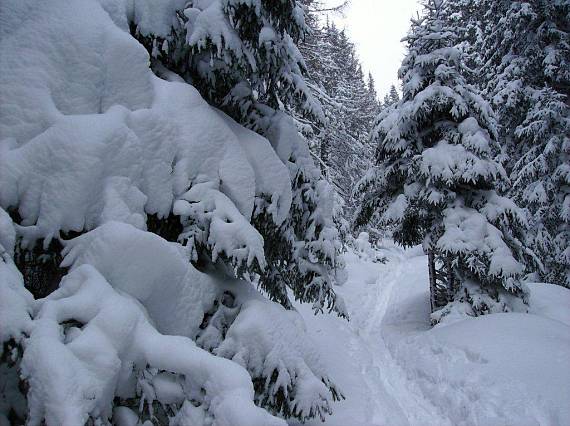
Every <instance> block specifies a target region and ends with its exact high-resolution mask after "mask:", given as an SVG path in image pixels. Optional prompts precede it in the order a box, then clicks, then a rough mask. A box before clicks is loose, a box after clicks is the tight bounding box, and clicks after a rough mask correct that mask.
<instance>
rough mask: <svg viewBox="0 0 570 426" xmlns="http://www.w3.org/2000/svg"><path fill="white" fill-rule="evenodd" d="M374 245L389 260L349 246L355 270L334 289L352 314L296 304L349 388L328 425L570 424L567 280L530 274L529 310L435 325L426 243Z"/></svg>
mask: <svg viewBox="0 0 570 426" xmlns="http://www.w3.org/2000/svg"><path fill="white" fill-rule="evenodd" d="M378 246H379V247H380V249H379V250H378V254H379V255H382V256H383V257H385V258H386V259H387V262H386V263H374V262H373V261H371V259H365V258H363V257H362V256H360V255H359V253H357V252H356V251H353V250H352V249H349V252H348V253H347V255H346V260H347V271H348V275H349V277H348V280H347V282H346V283H345V285H343V286H342V287H340V288H339V289H338V292H339V293H340V294H341V295H342V296H343V297H344V299H345V301H346V304H347V307H348V310H349V313H350V317H351V321H350V322H348V323H346V322H343V321H340V320H339V319H338V318H334V317H331V316H327V315H322V316H317V317H313V316H312V315H310V307H309V306H304V305H300V306H298V309H299V311H300V312H301V313H302V314H303V317H304V319H305V323H306V324H307V329H308V335H309V336H310V338H311V339H313V340H314V341H316V342H317V343H318V345H319V347H320V348H322V349H325V348H326V349H327V350H326V351H323V352H324V357H323V358H322V363H323V364H324V366H325V368H326V369H327V371H336V372H337V373H336V374H335V379H336V381H337V383H338V384H339V385H341V386H342V389H343V393H344V395H345V397H346V400H344V401H342V402H340V403H338V404H337V405H336V406H335V412H334V413H333V415H332V416H331V417H330V418H328V419H327V425H329V424H330V425H334V426H337V425H338V426H345V425H347V424H351V425H355V426H371V425H374V426H381V425H382V426H383V425H394V426H510V425H522V426H531V425H532V426H538V425H541V426H566V425H568V424H570V409H569V406H568V401H570V387H569V386H568V383H570V369H569V368H568V360H569V359H570V317H569V316H568V312H569V310H568V307H569V306H570V291H569V290H568V289H565V288H563V287H560V286H555V285H549V284H541V283H536V284H535V283H531V284H528V287H529V293H530V294H529V313H526V314H522V313H497V314H489V315H485V316H482V317H477V318H468V319H466V317H465V316H463V317H462V318H461V319H459V318H455V319H456V320H457V321H455V322H451V321H449V318H448V319H446V321H445V322H444V323H443V324H440V325H438V326H436V327H435V328H432V327H431V326H430V312H429V311H430V309H429V291H428V290H429V289H428V285H429V284H428V270H427V257H426V256H425V255H424V254H423V251H422V249H421V246H417V247H414V248H413V249H408V250H403V249H401V248H400V247H398V246H395V245H394V244H392V243H391V242H390V241H382V242H381V243H380V244H379V245H378ZM308 424H309V425H315V426H316V425H318V422H316V421H314V420H312V421H309V422H308Z"/></svg>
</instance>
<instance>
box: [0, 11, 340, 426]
mask: <svg viewBox="0 0 570 426" xmlns="http://www.w3.org/2000/svg"><path fill="white" fill-rule="evenodd" d="M293 3H294V2H289V3H287V4H285V3H283V4H282V6H283V10H282V12H283V13H284V14H285V15H286V16H293V15H294V16H297V17H298V18H299V22H301V19H302V15H295V13H297V12H294V11H295V10H297V9H296V8H294V7H293V6H294V5H293ZM200 4H201V5H202V6H204V9H203V10H202V9H196V8H184V3H180V2H178V1H176V0H172V1H165V2H160V3H156V2H152V4H151V3H147V2H136V3H133V4H130V5H129V6H128V7H126V5H122V6H125V7H122V6H119V5H118V4H117V3H116V2H101V3H99V2H91V1H84V0H77V1H73V2H67V1H63V0H54V1H50V2H43V3H41V4H38V3H37V2H35V1H33V0H23V1H21V2H17V3H13V2H12V3H8V4H6V5H3V8H2V10H1V12H0V13H1V14H2V29H1V31H0V55H1V57H0V98H1V99H2V103H0V135H1V137H0V256H1V260H0V338H1V341H0V344H2V353H1V354H0V369H2V377H4V372H5V368H8V369H9V371H10V372H11V373H10V383H11V385H13V382H16V381H18V382H19V383H18V385H21V386H20V388H21V389H23V392H24V393H25V396H26V402H25V403H23V405H22V404H20V402H21V398H20V396H21V393H22V392H19V393H20V396H18V389H15V388H18V386H16V387H15V388H14V386H10V387H9V388H4V387H3V386H2V390H1V391H0V392H1V395H0V398H1V401H0V404H2V409H4V402H5V398H4V396H5V394H4V392H5V391H7V392H9V393H10V401H11V403H12V402H14V401H15V402H16V405H17V406H18V407H19V408H18V410H17V411H16V415H17V416H18V417H17V418H15V419H16V420H17V421H19V420H18V419H19V418H23V417H26V419H24V420H25V421H26V422H27V424H30V425H40V424H43V423H46V424H47V425H73V426H75V425H82V424H85V423H89V424H91V423H93V424H111V423H112V424H133V422H134V423H135V424H136V423H137V422H139V423H143V422H145V421H146V420H149V421H151V422H155V423H159V424H173V425H176V424H178V425H188V424H218V425H232V426H234V425H236V426H237V425H244V426H245V425H247V426H251V425H264V426H265V425H283V424H285V421H284V420H283V418H286V417H294V418H296V419H298V420H299V421H305V420H307V419H309V418H313V417H318V418H321V419H322V418H324V417H325V416H326V415H327V414H328V413H330V411H331V405H332V402H333V401H334V400H336V399H338V398H340V397H341V394H340V393H339V391H338V390H337V389H336V387H335V386H334V384H333V383H332V382H331V380H330V379H329V378H328V375H327V373H326V372H325V371H324V370H323V369H322V366H321V365H320V363H319V361H318V358H319V357H318V354H316V353H315V351H314V350H313V349H312V346H311V342H310V341H309V339H308V337H307V336H306V334H305V331H304V328H303V324H302V319H301V318H300V316H299V314H298V313H296V312H295V311H293V310H287V309H285V308H284V307H283V306H281V305H280V304H279V303H274V302H272V301H271V300H268V297H269V299H273V300H278V301H279V302H281V304H282V305H284V306H285V307H287V308H290V306H291V303H290V301H289V299H288V297H289V296H288V294H287V292H286V291H285V286H287V287H289V288H291V290H292V294H293V295H294V297H296V298H298V299H300V300H302V301H305V302H311V303H313V305H314V308H315V310H323V309H324V308H329V309H336V310H337V311H339V313H342V312H343V310H342V308H343V306H342V303H340V301H339V300H338V299H337V298H336V296H335V294H334V290H333V287H332V286H333V284H334V282H335V275H336V272H337V267H338V266H340V264H341V260H340V259H339V258H338V257H337V255H338V253H339V252H340V242H339V239H338V231H337V230H336V228H335V226H334V222H333V208H332V201H331V200H332V195H333V193H332V191H331V188H330V186H329V185H328V183H327V182H326V180H324V179H323V178H322V176H321V174H320V173H319V170H318V168H317V167H316V166H315V164H314V163H313V162H312V161H311V157H310V153H309V151H308V147H307V146H306V144H305V142H304V140H303V139H302V138H301V137H300V136H299V134H298V132H297V130H296V127H295V124H294V122H293V120H292V119H291V118H290V117H289V116H287V115H286V114H285V113H283V112H278V111H276V109H275V108H272V107H271V106H267V105H264V104H262V103H261V101H259V100H260V99H261V97H263V96H265V95H264V94H260V93H258V94H256V96H257V95H260V96H261V97H260V98H259V99H258V101H259V102H258V103H257V104H256V105H255V108H252V109H251V111H254V110H255V111H258V112H260V114H259V116H258V117H257V116H256V117H257V118H258V120H257V121H256V123H255V126H253V125H252V126H251V127H254V128H256V129H257V130H258V131H260V132H263V133H264V134H265V135H266V136H267V137H263V136H260V135H259V134H258V133H255V132H253V131H252V130H249V129H247V128H246V127H244V126H242V125H240V124H239V123H238V122H236V121H234V120H233V119H232V118H231V117H229V116H228V115H226V114H225V113H223V112H222V111H221V110H219V109H216V108H215V107H213V106H212V105H211V104H209V103H208V102H207V101H206V100H205V99H204V96H205V97H207V98H208V100H209V101H210V102H212V103H214V102H215V101H216V99H217V98H214V97H211V98H210V97H208V96H207V95H206V94H205V93H204V95H202V94H201V93H200V92H199V91H198V90H197V89H196V88H194V87H193V86H192V85H190V84H188V83H187V82H186V81H185V79H188V80H190V79H191V78H196V75H198V74H196V75H194V76H193V75H192V73H193V72H194V71H195V70H193V69H192V68H191V67H189V68H188V70H187V71H188V72H187V73H185V72H184V71H185V70H183V69H181V68H176V66H174V65H176V64H178V65H180V64H182V62H180V63H178V62H176V64H175V63H174V62H173V63H171V62H170V60H173V61H174V58H175V56H176V55H175V53H176V52H178V53H184V52H186V53H187V54H188V56H187V59H193V57H192V55H197V56H200V53H199V52H198V51H193V50H192V52H193V53H191V52H190V51H185V50H184V49H185V48H184V47H183V46H184V44H183V43H182V40H183V39H182V38H181V39H177V38H176V37H177V34H178V33H177V32H176V31H178V30H181V29H182V26H178V25H179V24H180V22H183V23H184V24H188V23H189V22H190V21H192V19H191V18H192V17H195V18H196V19H195V21H192V22H193V24H196V23H200V22H201V24H200V25H203V26H202V27H200V26H199V25H198V26H194V27H192V28H193V29H194V30H196V31H198V30H199V29H200V28H201V29H202V30H204V31H205V32H206V33H207V34H209V35H208V36H207V37H209V36H211V35H212V34H214V33H215V31H217V30H220V29H223V30H224V31H225V30H228V28H229V27H227V26H226V27H224V26H223V25H222V24H224V23H225V24H228V23H229V22H230V18H229V16H232V17H238V16H239V17H240V19H241V18H243V19H247V18H248V17H251V15H249V12H251V9H250V6H251V3H247V4H245V3H244V4H242V3H238V2H209V3H208V4H209V5H210V6H211V8H209V7H207V5H206V2H201V3H200ZM216 5H218V6H220V8H217V7H216ZM4 6H5V7H4ZM242 6H243V7H244V8H245V9H244V10H242ZM271 6H272V7H273V8H272V9H271V10H272V12H271V14H270V15H265V14H264V15H263V16H265V17H267V16H272V17H277V15H275V13H277V12H276V9H275V5H274V4H271ZM292 7H293V9H291V8H292ZM277 9H279V8H277ZM31 10H34V13H27V12H28V11H31ZM253 10H254V11H255V10H256V9H255V5H253ZM23 11H26V13H23ZM264 13H265V12H264ZM291 14H293V15H291ZM24 16H26V19H22V18H23V17H24ZM232 19H233V18H232ZM267 19H270V18H267ZM271 19H272V18H271ZM208 20H210V21H208ZM278 21H279V20H276V21H275V25H276V26H277V27H278V28H277V29H275V31H276V33H279V31H280V29H279V28H280V27H279V25H281V24H280V23H279V22H281V21H279V22H278ZM232 22H233V23H235V21H232ZM210 24H212V25H210ZM282 24H283V25H288V24H287V23H286V22H282ZM180 25H181V24H180ZM220 25H221V26H220ZM228 25H229V24H228ZM263 28H266V27H263ZM263 28H260V29H259V31H260V32H259V34H258V36H259V35H261V34H262V33H263V34H265V35H267V36H269V35H270V31H269V32H268V31H264V30H263ZM200 31H201V30H200ZM208 31H212V32H214V33H212V32H209V33H208ZM228 31H229V32H224V36H223V37H222V36H221V35H220V37H221V39H220V38H215V37H214V40H210V41H206V42H205V45H204V46H202V47H203V48H204V49H206V50H207V48H208V49H209V48H212V45H211V43H214V42H220V43H222V44H220V46H222V45H225V44H224V43H225V41H224V42H222V41H220V40H222V39H223V40H225V37H226V36H227V37H229V38H228V40H230V39H231V40H233V41H235V40H237V38H235V37H238V33H239V31H238V30H237V29H236V28H233V29H231V30H228ZM206 33H204V34H206ZM133 34H136V37H133V36H132V35H133ZM280 34H281V33H280ZM247 35H248V37H249V36H251V34H247ZM282 35H283V40H285V41H284V43H285V42H286V40H289V39H290V38H288V36H287V35H285V33H283V34H282ZM230 36H231V37H230ZM204 37H206V36H204ZM207 37H206V38H204V40H206V39H207ZM232 37H233V38H232ZM244 37H245V36H244ZM238 38H239V37H238ZM184 40H186V39H185V38H184ZM141 41H142V42H143V43H141ZM233 41H232V43H233ZM177 43H180V44H177ZM184 43H186V45H187V46H190V45H191V43H190V41H187V40H186V41H184ZM189 43H190V44H189ZM246 45H247V43H244V45H243V46H244V47H245V46H246ZM197 46H198V45H197ZM236 46H237V45H235V44H232V45H231V47H236ZM291 46H294V45H291ZM171 48H172V50H170V49H171ZM192 49H194V48H192ZM237 49H238V50H239V47H238V48H237ZM259 49H261V48H259V47H258V48H256V54H257V53H259V52H258V50H259ZM291 49H293V47H291ZM158 50H160V52H164V53H165V56H162V55H161V53H160V52H159V51H158ZM230 50H231V49H230ZM293 50H294V49H293ZM293 50H292V51H293ZM23 51H25V52H26V54H21V52H23ZM167 51H168V52H171V53H172V55H173V56H172V57H170V56H168V55H167V54H166V52H167ZM212 52H214V53H215V54H217V53H220V52H217V51H216V49H213V50H212ZM244 52H245V53H244ZM226 53H227V55H226V54H224V53H220V54H221V55H222V56H220V57H216V58H213V57H212V58H211V59H212V60H211V62H210V61H206V60H204V61H202V62H199V63H200V64H201V65H200V66H202V67H206V66H210V65H212V66H216V64H217V65H220V64H221V62H219V59H220V58H223V59H224V60H225V59H227V60H228V61H229V62H228V64H227V65H228V66H229V67H231V66H233V65H232V64H231V63H230V62H231V60H233V59H235V58H233V56H232V55H231V54H230V53H228V52H226ZM234 53H235V54H236V55H238V53H239V52H237V51H236V52H234ZM241 53H243V55H245V56H248V54H246V53H247V52H246V51H245V50H242V51H241ZM151 58H152V59H151ZM231 58H233V59H231ZM202 59H203V58H202ZM149 62H151V68H149ZM222 62H223V60H222ZM70 63H71V64H73V66H70ZM263 66H264V65H263V64H262V65H261V67H260V66H259V64H258V65H256V66H255V69H256V70H262V69H263ZM200 70H201V71H204V73H205V74H203V75H204V76H205V75H209V74H208V72H207V70H205V69H204V68H200ZM252 70H253V67H252V68H251V69H250V70H249V71H251V72H253V71H252ZM153 71H154V72H153ZM177 71H178V72H179V73H180V74H178V73H177ZM222 71H223V72H226V71H227V70H226V69H223V70H222ZM266 71H267V70H265V71H263V72H266ZM198 76H199V75H198ZM293 80H295V82H296V83H295V84H300V85H302V84H303V82H302V80H296V77H295V78H293ZM279 81H280V82H279V83H275V82H273V83H275V84H276V85H277V87H282V84H281V80H279ZM266 82H267V83H268V84H273V83H269V80H266ZM201 84H204V85H205V82H200V81H198V80H196V85H197V86H198V87H200V89H201V90H204V88H205V86H202V87H201ZM212 87H218V86H216V85H215V84H214V83H212ZM283 87H284V86H283ZM218 88H219V87H218ZM216 90H217V89H216ZM220 90H222V89H220ZM232 90H233V89H232ZM284 90H285V92H283V99H286V98H287V95H285V93H286V92H287V91H288V90H289V89H288V88H286V89H285V88H284ZM267 96H269V95H267ZM271 96H277V97H278V96H279V92H278V90H277V91H276V90H275V87H274V88H273V90H272V92H271ZM224 99H225V97H224ZM261 100H266V99H265V98H264V99H261ZM274 100H275V99H274ZM272 102H273V101H270V100H267V103H268V104H272ZM218 106H223V105H221V104H220V105H218ZM285 109H286V108H285ZM238 110H239V111H238ZM227 111H228V112H234V113H236V118H238V119H241V118H242V116H241V112H242V110H241V109H239V108H237V109H234V108H232V107H228V109H227ZM236 111H237V112H236ZM244 111H245V110H244ZM261 112H262V113H261ZM248 114H249V113H248ZM248 117H251V115H248ZM273 237H275V241H278V242H279V243H280V244H275V245H272V243H273V240H272V238H273ZM20 266H21V271H20V272H22V274H21V273H20V272H19V271H18V270H17V267H20ZM28 266H29V267H28ZM42 269H43V271H47V272H50V271H51V270H52V269H53V270H54V271H55V273H56V274H57V275H55V274H54V275H52V274H51V272H50V273H49V274H43V271H42ZM275 276H277V277H278V278H274V277H275ZM34 277H35V278H37V279H38V282H39V284H40V287H38V288H35V287H34V286H33V285H30V284H31V282H34V281H33V280H34V279H35V278H34ZM61 277H63V278H61ZM60 278H61V279H60ZM30 279H32V280H30ZM52 279H53V283H52ZM272 280H273V281H272ZM52 284H53V286H52ZM257 284H258V285H259V286H260V287H262V288H263V289H265V290H266V291H265V292H263V291H261V292H259V291H257V290H256V285H257ZM26 287H27V288H26ZM28 289H29V290H31V291H32V293H31V292H30V291H28ZM39 290H41V291H39ZM48 293H49V294H48ZM46 294H47V296H46ZM43 296H46V297H43ZM117 324H121V327H117ZM5 344H6V345H5ZM6 348H7V349H6ZM22 349H23V351H22ZM5 350H8V351H9V352H4V351H5ZM14 370H15V371H16V374H12V373H14ZM18 404H19V405H18ZM26 405H27V406H26ZM0 419H2V421H3V420H4V419H3V418H1V417H0ZM16 420H15V421H16Z"/></svg>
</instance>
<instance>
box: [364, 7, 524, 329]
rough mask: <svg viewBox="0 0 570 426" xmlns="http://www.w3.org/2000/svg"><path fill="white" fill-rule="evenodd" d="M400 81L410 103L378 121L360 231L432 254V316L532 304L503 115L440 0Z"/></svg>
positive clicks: (416, 29) (411, 44) (412, 38)
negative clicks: (376, 230)
mask: <svg viewBox="0 0 570 426" xmlns="http://www.w3.org/2000/svg"><path fill="white" fill-rule="evenodd" d="M423 7H424V16H423V17H422V18H420V19H418V20H415V21H413V22H412V28H411V30H410V33H409V35H408V37H407V39H406V42H407V46H408V53H407V56H406V57H405V59H404V61H403V63H402V67H401V68H400V71H399V76H400V78H401V79H402V81H403V98H402V100H401V101H399V102H398V104H396V106H395V107H394V108H393V109H387V110H384V111H383V112H382V113H381V114H380V116H379V117H378V120H377V125H376V128H375V130H374V133H373V139H374V140H375V141H376V142H377V143H378V150H377V155H376V166H375V167H374V168H372V169H371V170H370V171H369V172H368V174H367V175H366V177H365V178H364V179H363V180H362V181H361V183H360V184H359V189H360V190H361V191H362V192H363V201H362V205H361V207H360V209H359V212H358V216H357V221H356V224H357V225H362V224H365V223H368V222H370V221H371V220H379V221H380V223H383V224H386V225H392V226H394V238H395V240H396V241H397V242H398V243H400V244H403V245H405V246H410V245H414V244H418V243H422V244H423V247H424V250H425V251H426V252H427V254H428V262H429V271H430V294H431V305H432V311H435V312H434V314H433V316H432V318H433V320H434V321H439V320H440V319H441V317H442V316H444V315H447V314H449V313H450V312H452V311H453V310H454V309H460V310H462V311H466V312H467V313H468V314H470V315H481V314H485V313H489V312H500V311H508V310H511V309H515V308H521V307H522V306H524V305H523V304H522V303H521V301H524V300H525V297H526V296H525V290H524V285H523V284H522V283H521V282H520V278H521V277H522V274H523V272H524V270H525V266H524V264H525V249H524V247H523V245H522V243H521V241H520V240H521V238H522V235H523V232H524V230H525V226H524V225H525V221H524V217H523V215H522V213H521V211H520V209H519V208H517V206H516V205H515V204H514V203H513V202H512V201H511V200H509V199H507V198H504V197H502V196H500V195H499V193H498V191H500V190H501V189H503V187H504V186H505V184H506V183H507V181H508V178H507V175H506V172H505V170H504V169H503V167H502V166H501V165H500V164H499V163H497V162H496V161H494V156H495V155H496V153H497V152H498V151H499V146H498V143H497V137H498V135H497V128H496V121H495V118H494V114H493V111H492V109H491V108H490V107H489V105H488V104H487V103H486V102H485V101H484V100H483V99H482V97H481V96H479V94H478V93H477V91H476V90H475V89H474V88H473V87H472V86H471V85H469V84H468V83H467V82H466V80H465V78H464V76H463V73H464V72H465V69H464V65H463V63H462V54H461V51H460V50H459V49H458V48H457V43H458V42H459V40H460V39H459V36H458V30H457V28H454V27H451V26H446V23H445V21H444V20H443V19H442V17H443V12H442V2H441V0H426V1H424V2H423Z"/></svg>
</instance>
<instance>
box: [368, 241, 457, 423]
mask: <svg viewBox="0 0 570 426" xmlns="http://www.w3.org/2000/svg"><path fill="white" fill-rule="evenodd" d="M393 254H394V257H393V258H392V259H390V260H389V261H388V263H387V264H386V265H384V267H385V268H386V270H385V271H383V272H384V274H382V275H380V276H379V277H378V280H377V282H376V284H375V286H374V289H373V292H372V294H371V295H370V297H369V299H368V300H369V302H368V304H367V306H366V309H365V310H364V312H365V316H364V318H365V319H366V322H365V327H364V331H363V332H362V333H361V336H362V338H363V341H364V342H365V343H366V344H368V345H370V348H371V350H370V353H371V355H372V364H373V366H374V368H375V369H377V370H378V371H379V372H380V374H379V375H378V376H379V378H380V379H381V381H382V382H381V384H377V386H381V388H382V390H383V392H384V393H386V394H387V395H388V396H390V398H392V399H394V400H395V401H396V404H397V405H398V406H399V407H400V410H401V413H402V414H403V415H404V416H405V419H406V423H399V422H396V421H394V419H392V420H390V422H389V423H384V424H394V425H396V424H407V425H421V424H436V425H441V426H444V425H450V424H451V423H450V421H449V419H447V418H444V417H442V415H441V414H440V413H439V412H438V409H437V407H435V406H433V405H432V404H431V403H430V402H429V401H428V400H427V399H425V398H424V397H423V395H422V393H421V390H419V389H418V387H417V385H416V384H415V383H414V382H413V381H412V380H409V379H408V378H407V376H406V373H405V372H404V370H403V369H402V367H401V366H400V365H399V363H398V361H397V360H396V359H395V358H394V356H393V355H392V353H391V352H390V349H389V348H388V345H387V344H386V340H385V339H386V337H385V333H384V332H383V326H384V325H385V321H384V319H385V317H386V314H387V311H388V308H389V307H390V302H391V301H392V298H393V294H394V288H395V287H396V286H397V285H398V284H399V283H400V284H401V283H402V282H403V280H404V274H403V268H404V265H406V262H405V260H406V259H405V255H404V254H403V253H402V252H401V251H397V252H393ZM367 313H370V314H369V315H368V314H367ZM365 379H366V380H367V381H369V380H370V378H369V377H368V376H365Z"/></svg>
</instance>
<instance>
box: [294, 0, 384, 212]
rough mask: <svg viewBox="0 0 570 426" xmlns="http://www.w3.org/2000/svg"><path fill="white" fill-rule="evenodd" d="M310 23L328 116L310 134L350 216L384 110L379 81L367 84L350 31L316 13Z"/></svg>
mask: <svg viewBox="0 0 570 426" xmlns="http://www.w3.org/2000/svg"><path fill="white" fill-rule="evenodd" d="M309 10H314V8H310V9H309ZM317 10H318V9H317ZM307 22H308V25H309V33H308V35H307V37H306V38H305V39H304V40H303V42H302V43H301V44H300V49H301V52H302V53H303V56H304V57H305V58H306V64H307V70H308V80H307V81H308V85H309V87H311V88H312V89H313V92H314V93H315V96H316V97H317V98H318V100H319V101H320V103H321V105H322V106H323V111H324V112H325V116H326V118H327V120H326V123H314V122H313V123H312V126H311V129H312V132H311V133H308V134H306V137H307V139H308V140H309V145H310V146H311V147H312V149H313V152H314V154H315V157H317V158H318V160H319V163H320V165H321V169H322V171H323V173H324V174H325V175H326V176H327V179H328V180H329V181H330V182H332V184H333V185H334V187H335V189H336V191H337V193H338V194H340V197H341V199H342V200H341V201H340V204H342V205H343V206H344V215H345V216H346V217H349V216H351V213H352V211H353V210H354V201H355V200H354V197H353V194H352V190H353V186H354V182H355V181H357V180H359V179H360V178H361V177H362V172H363V170H365V169H366V168H367V167H368V165H369V163H368V161H369V159H370V157H371V153H372V147H371V145H370V144H369V142H368V134H369V132H370V129H371V123H372V121H373V118H374V117H375V115H376V114H377V112H378V103H377V100H376V93H375V88H374V82H373V80H371V81H370V83H371V84H372V86H367V85H366V83H365V81H364V75H363V73H362V67H361V66H360V63H359V61H358V58H357V56H356V49H355V46H354V44H353V43H352V42H351V41H350V40H349V38H348V37H347V35H346V33H345V32H344V31H342V30H340V29H339V28H337V27H336V26H335V25H334V24H329V23H328V22H327V23H326V24H325V25H322V24H321V23H320V21H319V19H318V15H317V14H316V13H312V14H309V17H308V19H307ZM370 87H371V88H370Z"/></svg>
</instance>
